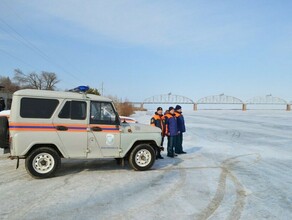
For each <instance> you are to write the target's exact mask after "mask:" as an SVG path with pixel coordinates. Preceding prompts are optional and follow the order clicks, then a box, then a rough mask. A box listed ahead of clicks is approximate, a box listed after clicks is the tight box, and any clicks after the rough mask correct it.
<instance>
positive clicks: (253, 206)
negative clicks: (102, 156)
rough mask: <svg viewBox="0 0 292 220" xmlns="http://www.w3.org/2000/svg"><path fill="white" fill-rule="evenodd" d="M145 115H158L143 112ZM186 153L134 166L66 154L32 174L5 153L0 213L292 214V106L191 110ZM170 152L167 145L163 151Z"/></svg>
mask: <svg viewBox="0 0 292 220" xmlns="http://www.w3.org/2000/svg"><path fill="white" fill-rule="evenodd" d="M133 117H135V118H136V119H137V120H138V121H139V122H141V123H149V120H150V117H151V114H150V113H146V112H138V113H137V114H136V115H134V116H133ZM185 120H186V122H187V133H186V134H185V137H184V139H185V142H184V150H185V151H187V152H188V154H186V155H182V156H179V157H177V158H174V159H172V158H167V157H165V159H164V160H157V161H156V163H155V165H154V167H153V169H152V170H150V171H147V172H135V171H132V170H131V169H130V168H129V167H128V166H126V167H125V168H123V167H120V166H117V165H116V162H115V161H114V160H63V161H62V168H61V169H60V171H59V172H58V173H57V176H56V177H54V178H50V179H44V180H36V179H32V178H31V177H30V176H29V175H28V174H27V173H26V171H25V168H24V161H21V163H20V168H19V169H18V170H15V164H16V161H10V160H7V159H6V158H5V156H3V155H2V156H1V157H0V201H1V208H0V219H40V218H43V219H145V220H146V219H147V220H148V219H176V220H179V219H214V220H215V219H232V220H233V219H251V220H254V219H287V220H288V219H292V175H291V171H292V112H285V111H247V112H241V111H198V112H186V113H185ZM163 156H165V152H164V153H163Z"/></svg>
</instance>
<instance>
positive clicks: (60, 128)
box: [56, 125, 68, 131]
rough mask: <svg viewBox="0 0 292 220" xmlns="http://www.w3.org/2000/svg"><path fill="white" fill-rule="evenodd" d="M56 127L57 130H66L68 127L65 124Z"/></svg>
mask: <svg viewBox="0 0 292 220" xmlns="http://www.w3.org/2000/svg"><path fill="white" fill-rule="evenodd" d="M56 129H57V130H58V131H68V128H67V127H66V126H62V125H58V126H56Z"/></svg>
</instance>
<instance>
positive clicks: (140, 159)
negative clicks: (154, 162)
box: [135, 149, 152, 167]
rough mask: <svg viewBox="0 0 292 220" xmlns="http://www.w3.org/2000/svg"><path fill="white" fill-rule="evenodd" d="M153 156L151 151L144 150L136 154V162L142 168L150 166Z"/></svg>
mask: <svg viewBox="0 0 292 220" xmlns="http://www.w3.org/2000/svg"><path fill="white" fill-rule="evenodd" d="M151 159H152V155H151V153H150V151H149V150H146V149H142V150H139V151H138V152H137V153H136V157H135V161H136V164H137V165H139V166H140V167H146V166H147V165H149V164H150V162H151Z"/></svg>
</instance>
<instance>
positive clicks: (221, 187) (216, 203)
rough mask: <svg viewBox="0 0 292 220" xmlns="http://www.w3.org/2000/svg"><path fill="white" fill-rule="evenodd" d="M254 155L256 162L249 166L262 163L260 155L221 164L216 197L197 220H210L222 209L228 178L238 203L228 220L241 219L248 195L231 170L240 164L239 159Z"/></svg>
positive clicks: (240, 156)
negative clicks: (209, 219) (232, 185)
mask: <svg viewBox="0 0 292 220" xmlns="http://www.w3.org/2000/svg"><path fill="white" fill-rule="evenodd" d="M254 155H256V156H257V157H256V159H255V160H254V162H253V163H250V164H247V165H252V164H255V163H258V162H259V161H260V159H261V157H260V155H259V154H245V155H239V156H236V157H232V158H229V159H226V160H224V161H223V162H222V163H221V166H220V168H221V173H220V177H219V181H218V186H217V190H216V193H215V196H214V197H213V199H212V200H211V202H210V203H209V205H208V206H207V207H206V208H205V209H204V210H203V211H202V212H201V213H200V214H199V215H198V216H195V219H199V220H205V219H208V218H210V217H211V216H212V215H213V214H214V213H215V211H216V210H217V209H218V208H219V207H220V205H221V203H222V201H223V199H224V197H225V193H226V182H227V178H229V179H230V180H231V181H232V183H233V184H234V186H235V191H236V201H235V203H234V207H233V208H232V211H231V213H230V214H229V216H228V218H227V219H230V220H237V219H240V217H241V213H242V211H243V209H244V206H245V198H246V196H247V194H248V193H247V191H246V189H245V187H244V186H243V185H242V184H241V183H240V181H239V180H238V178H237V177H236V176H235V175H234V174H233V173H232V172H231V169H232V168H233V167H234V165H237V164H238V163H240V161H238V160H237V159H238V158H243V157H249V156H254Z"/></svg>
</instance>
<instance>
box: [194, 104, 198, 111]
mask: <svg viewBox="0 0 292 220" xmlns="http://www.w3.org/2000/svg"><path fill="white" fill-rule="evenodd" d="M193 110H194V111H198V104H197V103H194V106H193Z"/></svg>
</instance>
